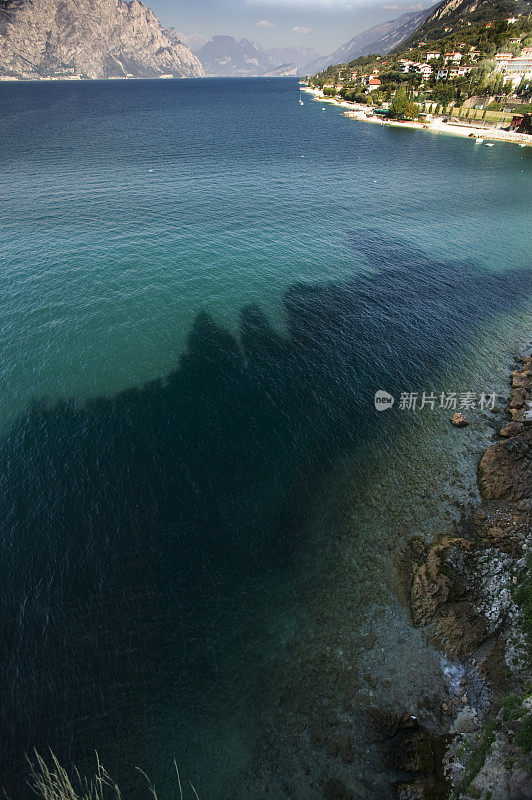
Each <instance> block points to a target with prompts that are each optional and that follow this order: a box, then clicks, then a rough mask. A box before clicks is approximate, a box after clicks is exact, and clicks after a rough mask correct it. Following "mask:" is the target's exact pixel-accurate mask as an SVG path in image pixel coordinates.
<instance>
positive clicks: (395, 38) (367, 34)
mask: <svg viewBox="0 0 532 800" xmlns="http://www.w3.org/2000/svg"><path fill="white" fill-rule="evenodd" d="M449 2H456V0H449ZM439 5H440V3H437V4H436V5H434V6H431V7H430V8H425V9H423V10H422V11H412V12H410V13H408V14H401V16H400V17H397V18H396V19H391V20H388V21H387V22H382V23H381V24H380V25H374V26H373V27H372V28H368V30H367V31H362V33H357V35H356V36H354V37H353V38H352V39H350V41H349V42H347V44H344V45H342V47H339V48H338V50H335V51H334V53H331V54H330V55H328V56H323V57H320V58H317V59H315V60H314V61H312V62H310V63H309V64H307V66H306V69H305V73H307V74H312V73H314V72H319V71H320V70H322V69H324V68H325V67H328V66H330V65H331V64H340V63H348V62H349V61H353V60H354V59H355V58H359V56H365V55H369V54H370V53H378V54H380V55H386V53H389V52H390V50H393V49H394V48H395V47H397V46H398V45H400V44H401V42H403V41H404V40H405V39H408V37H409V36H410V35H411V34H412V33H413V32H414V31H415V30H417V28H419V26H420V25H421V24H422V23H423V22H424V21H425V20H426V19H427V17H428V16H429V15H431V14H432V13H433V12H434V11H435V10H436V9H437V8H438V7H439Z"/></svg>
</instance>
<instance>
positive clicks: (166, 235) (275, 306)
mask: <svg viewBox="0 0 532 800" xmlns="http://www.w3.org/2000/svg"><path fill="white" fill-rule="evenodd" d="M297 89H298V87H297V82H296V81H293V80H214V79H213V80H205V81H192V80H190V81H164V82H163V81H159V82H156V81H153V82H151V81H135V82H114V81H113V82H108V83H105V82H90V83H80V84H77V83H76V84H68V85H63V84H28V85H20V86H17V85H6V84H3V85H1V86H0V103H1V115H0V126H1V128H2V134H3V136H2V140H3V142H4V146H3V148H2V151H1V153H0V162H1V168H2V177H3V180H2V190H1V194H0V212H1V215H0V219H1V227H0V254H1V259H2V270H1V272H0V282H1V283H0V304H1V312H2V313H1V315H0V326H1V334H2V335H1V338H0V347H1V356H2V357H1V359H0V381H1V387H2V391H1V396H0V426H1V430H2V437H3V438H2V442H1V446H0V460H1V464H2V468H1V471H0V474H1V480H0V491H1V496H0V497H1V499H0V502H1V504H2V517H1V518H2V520H3V522H2V538H1V553H0V563H1V564H2V573H3V574H2V583H1V585H2V589H1V592H0V602H1V607H0V612H1V619H2V620H4V621H5V623H3V624H5V636H3V637H2V644H1V647H2V651H3V652H2V654H1V659H2V663H3V664H4V665H5V667H6V668H5V671H4V677H5V681H4V688H3V690H2V692H3V694H4V698H3V699H4V702H3V703H2V708H3V710H2V715H3V719H2V726H3V729H4V731H6V735H5V736H4V737H3V742H2V745H1V751H0V764H1V767H0V775H2V776H3V782H4V784H5V786H6V787H7V788H8V789H9V791H10V792H11V794H12V795H13V796H14V797H19V796H20V797H23V796H24V790H23V788H22V787H23V785H24V780H25V774H26V772H27V770H26V765H25V760H24V753H25V752H30V751H31V749H32V748H33V747H38V748H39V749H41V750H44V749H45V748H46V747H48V746H51V747H52V748H53V749H54V751H56V752H57V754H58V755H59V756H60V757H61V758H62V759H63V760H64V761H65V763H71V762H72V761H75V762H76V763H78V764H80V765H81V767H82V768H86V767H87V766H90V765H91V763H93V762H92V753H93V752H94V750H98V752H99V754H100V756H101V758H102V760H103V761H104V763H106V764H107V766H108V768H109V770H110V772H111V773H112V774H113V776H116V777H117V778H120V781H121V783H122V784H123V785H124V787H125V788H126V796H128V797H129V796H131V797H136V796H138V786H139V783H138V781H139V778H138V775H137V776H135V773H134V767H135V766H136V765H139V766H142V767H143V768H144V769H146V771H147V772H148V773H149V774H150V775H151V776H152V778H153V779H154V780H155V782H156V784H157V785H158V786H160V787H161V788H162V793H163V797H166V796H171V795H170V787H171V785H172V783H171V765H172V759H173V758H174V757H175V758H176V759H177V761H178V763H179V764H180V765H181V769H182V771H184V774H186V775H187V777H190V779H191V780H192V781H193V782H194V784H195V785H196V787H197V789H198V791H199V793H200V796H201V797H202V800H205V798H213V800H214V798H222V797H227V796H228V792H230V796H231V797H234V798H239V797H242V798H244V797H246V798H247V797H255V796H256V797H264V796H267V793H268V792H267V788H268V787H269V790H270V791H269V793H270V796H272V797H275V798H284V797H286V798H288V797H290V798H291V797H294V798H301V800H307V798H308V799H309V800H311V798H314V797H316V798H318V797H321V791H322V785H323V782H324V781H325V780H326V779H327V778H328V777H331V776H332V777H334V776H339V777H341V779H342V780H344V781H345V782H346V785H349V781H351V782H352V785H351V789H352V791H357V790H358V789H357V787H359V788H360V786H362V785H363V786H364V790H365V791H366V790H367V791H368V792H369V794H370V796H372V797H375V798H377V797H379V798H385V797H386V793H387V792H388V788H387V787H388V782H389V776H387V775H386V773H385V770H384V769H383V767H382V765H381V764H380V761H379V757H378V753H377V752H373V750H372V749H371V747H369V748H368V747H367V746H366V744H364V746H360V747H359V743H360V741H362V740H363V736H362V734H361V733H360V730H361V728H360V726H361V725H363V712H364V707H367V705H368V703H375V702H378V703H380V704H381V705H382V704H384V705H386V704H394V705H395V706H397V705H398V704H401V705H402V706H404V705H405V704H407V705H409V707H413V705H414V704H415V703H416V702H417V701H418V700H419V696H420V693H421V692H424V691H428V689H427V687H431V691H432V690H434V691H436V689H438V691H439V690H442V689H441V687H442V684H443V678H442V675H441V670H440V667H439V655H438V654H436V653H434V652H432V651H431V650H430V648H428V646H427V645H426V644H425V643H424V642H423V640H422V637H421V636H420V634H419V632H417V631H413V630H412V629H411V628H410V626H409V623H408V618H407V615H406V612H405V611H404V609H403V608H402V606H401V605H400V603H399V602H398V601H397V598H396V596H395V593H394V591H393V585H394V580H395V579H394V570H393V556H394V553H395V552H396V550H397V548H399V547H400V545H401V543H402V541H404V539H405V537H406V536H407V535H410V534H411V533H412V532H420V531H421V532H423V533H425V534H427V535H429V534H430V533H431V532H432V531H433V530H436V529H437V527H438V525H441V524H452V523H453V520H455V519H457V518H458V516H459V515H460V509H462V510H463V508H465V507H466V506H467V503H468V502H471V499H472V498H473V496H474V492H475V489H474V464H475V458H476V457H477V454H478V452H480V449H481V447H482V446H483V445H485V444H487V443H488V441H489V439H490V436H491V435H492V433H493V428H494V425H495V424H496V423H495V421H494V417H493V415H489V414H481V413H480V412H478V413H476V412H475V413H476V416H475V415H474V416H475V419H476V424H475V425H473V424H472V425H471V426H470V428H468V429H467V431H466V432H465V433H461V434H460V436H461V437H462V438H460V439H457V438H456V435H455V432H454V431H453V432H452V434H451V435H450V433H449V426H448V422H447V416H446V415H444V414H443V412H438V411H434V412H432V413H431V412H427V411H425V412H424V413H419V414H416V413H414V414H410V415H408V413H407V412H401V411H399V410H398V409H397V406H396V407H395V409H394V410H392V411H391V412H389V413H387V414H385V415H381V414H378V413H377V412H376V411H375V410H374V408H373V395H374V392H375V391H376V390H377V389H380V388H385V389H387V390H388V391H390V392H392V393H393V394H396V395H398V393H399V392H400V391H405V390H406V391H412V390H413V391H421V390H423V389H434V390H435V391H436V392H439V391H442V390H446V391H451V390H455V391H465V390H469V389H473V390H475V391H477V392H480V391H484V390H492V389H493V390H496V391H497V392H498V393H499V394H501V393H504V391H505V377H506V373H507V371H508V367H509V361H510V359H511V356H512V355H514V353H515V352H516V351H517V350H518V349H519V348H521V347H523V346H524V344H525V343H526V342H527V339H528V337H529V334H530V329H531V328H530V321H531V314H530V309H531V306H530V288H531V282H530V271H529V268H530V233H529V214H530V208H531V190H530V167H531V164H532V154H531V153H530V151H529V149H528V148H526V149H523V148H518V147H512V146H509V145H503V144H500V145H499V144H497V145H495V146H494V147H492V148H486V147H483V146H482V147H480V146H475V145H474V143H473V142H471V141H468V140H462V139H457V138H452V137H446V136H431V135H428V134H425V133H423V132H418V131H409V130H397V129H385V128H382V127H380V126H374V125H365V124H362V123H356V122H354V121H353V120H350V119H347V118H345V117H344V116H342V115H341V114H340V113H339V111H338V110H337V109H332V108H327V109H326V110H325V111H323V110H322V108H321V106H320V104H318V103H315V102H312V101H311V100H310V99H308V100H307V99H305V103H304V106H300V105H299V103H298V91H297ZM452 437H454V438H452ZM451 465H452V468H451ZM369 629H372V630H373V631H374V632H375V633H376V634H377V638H378V642H379V644H378V646H377V647H376V648H374V649H372V650H371V651H370V652H368V653H366V652H364V650H363V648H362V649H361V647H360V643H359V640H360V636H361V635H363V634H364V633H367V632H368V630H369ZM394 663H395V665H396V666H397V665H400V668H399V667H398V668H397V669H396V670H395V672H392V669H394V667H393V664H394ZM420 663H422V664H423V667H420ZM368 674H371V675H373V676H375V677H374V678H373V679H372V681H370V682H368V681H367V679H366V678H365V677H364V676H365V675H366V676H367V675H368ZM373 683H376V685H375V686H374V685H373ZM368 698H369V699H368ZM346 709H347V710H346ZM336 718H337V719H336ZM345 719H347V722H345ZM335 720H336V721H335ZM426 722H427V725H430V724H433V721H431V720H430V719H429V718H427V721H426ZM342 726H344V727H342ZM324 730H325V731H328V733H327V736H328V737H329V738H332V739H334V738H335V737H336V738H338V737H339V736H340V733H339V732H340V731H343V733H342V736H347V737H351V739H352V740H353V742H352V747H353V757H352V760H351V761H348V762H345V760H342V758H341V757H340V756H339V755H338V753H336V754H335V753H334V752H333V751H334V748H333V749H332V750H331V748H330V747H329V748H325V749H324V748H323V742H322V741H320V737H319V736H317V735H316V734H317V733H320V732H321V733H322V734H323V731H324ZM305 765H307V766H305ZM307 767H308V769H307ZM355 784H356V785H355ZM165 792H166V794H165Z"/></svg>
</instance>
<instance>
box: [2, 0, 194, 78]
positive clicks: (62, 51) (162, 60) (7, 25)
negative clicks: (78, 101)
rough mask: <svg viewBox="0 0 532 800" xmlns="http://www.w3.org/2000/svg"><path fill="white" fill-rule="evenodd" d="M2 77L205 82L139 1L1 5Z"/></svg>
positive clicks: (7, 1)
mask: <svg viewBox="0 0 532 800" xmlns="http://www.w3.org/2000/svg"><path fill="white" fill-rule="evenodd" d="M0 73H1V74H2V75H4V76H11V77H16V78H21V79H38V78H49V77H61V78H67V77H71V76H73V75H78V76H82V77H85V78H115V77H116V78H124V77H134V78H154V77H158V76H161V75H171V76H173V77H178V78H182V77H201V76H203V75H204V72H203V68H202V66H201V64H200V62H199V61H198V59H197V58H196V56H194V55H193V54H192V52H191V51H190V50H189V48H188V47H187V46H186V45H184V44H182V43H181V42H180V41H178V40H177V39H174V38H172V37H171V36H168V35H167V33H165V32H164V31H163V29H162V27H161V23H160V22H159V20H158V19H157V17H156V15H155V14H154V13H153V11H151V10H150V9H149V8H147V7H146V6H145V5H143V4H142V3H141V2H139V0H131V2H126V1H125V0H0Z"/></svg>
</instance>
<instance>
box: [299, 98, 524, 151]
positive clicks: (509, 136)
mask: <svg viewBox="0 0 532 800" xmlns="http://www.w3.org/2000/svg"><path fill="white" fill-rule="evenodd" d="M301 90H302V91H303V92H307V93H308V94H311V95H313V98H314V100H316V101H318V102H320V103H328V104H329V105H333V106H337V107H339V108H344V109H346V110H345V111H344V115H345V116H346V117H349V118H350V119H355V120H358V121H359V122H370V123H373V124H376V125H387V126H391V127H396V128H413V129H415V130H420V131H429V132H430V133H443V134H449V135H452V136H462V137H463V136H465V137H468V138H474V139H475V140H477V139H479V140H481V141H482V142H484V141H489V142H492V141H493V142H509V143H510V144H517V145H520V146H521V147H526V146H528V147H530V146H532V136H529V135H528V134H526V133H516V132H514V131H507V130H503V129H501V128H488V127H480V126H478V125H471V124H468V123H466V122H464V121H458V120H456V121H454V120H453V118H452V117H448V116H447V117H443V116H438V115H436V114H427V115H426V116H425V118H424V120H423V121H422V122H417V121H415V120H404V121H403V120H397V119H384V118H383V117H382V116H380V115H378V114H375V112H374V110H373V109H372V108H371V107H369V106H366V105H361V104H359V103H352V102H349V101H348V100H337V99H336V98H334V97H327V96H325V94H324V93H323V91H322V90H321V89H315V88H313V87H311V86H308V85H303V86H301ZM444 120H452V121H444ZM480 143H481V142H479V144H480Z"/></svg>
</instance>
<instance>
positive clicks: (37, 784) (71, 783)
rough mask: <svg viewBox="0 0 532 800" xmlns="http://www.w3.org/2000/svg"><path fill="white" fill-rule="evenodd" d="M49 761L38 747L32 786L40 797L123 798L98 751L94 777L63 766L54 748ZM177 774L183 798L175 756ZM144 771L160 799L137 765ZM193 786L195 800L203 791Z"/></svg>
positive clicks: (153, 795) (44, 799)
mask: <svg viewBox="0 0 532 800" xmlns="http://www.w3.org/2000/svg"><path fill="white" fill-rule="evenodd" d="M49 762H50V763H49V764H48V763H47V762H46V761H45V759H44V758H43V757H42V756H41V755H40V754H39V753H38V752H37V751H35V756H34V759H33V760H30V762H29V763H30V775H31V778H30V786H31V788H32V789H33V791H34V792H35V794H36V795H37V797H38V798H40V800H123V798H122V794H121V792H120V789H119V788H118V786H117V785H116V783H115V782H114V781H113V779H112V778H111V776H110V775H109V773H108V772H107V770H106V769H105V768H104V767H103V765H102V764H101V763H100V759H99V758H98V754H96V772H95V774H94V778H93V779H92V780H89V779H88V778H83V777H82V776H81V775H80V774H79V771H78V770H77V769H74V771H73V775H72V777H71V776H70V775H69V774H68V772H67V770H66V769H65V768H64V767H62V766H61V764H60V763H59V761H58V759H57V757H56V756H55V754H54V753H53V752H52V751H50V757H49ZM174 767H175V771H176V775H177V786H178V790H179V800H183V799H184V794H183V786H182V784H181V776H180V774H179V770H178V768H177V764H176V762H175V760H174ZM137 770H138V771H139V772H140V774H141V775H142V776H143V777H144V778H145V779H146V783H147V787H148V792H149V795H150V796H151V798H152V800H159V798H158V795H157V791H156V789H155V786H154V785H153V783H152V782H151V780H150V779H149V778H148V776H147V775H146V773H145V772H144V770H142V769H140V767H137ZM190 788H191V789H192V792H193V794H194V798H195V800H199V795H198V793H197V791H196V789H195V788H194V786H193V785H192V784H190Z"/></svg>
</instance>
